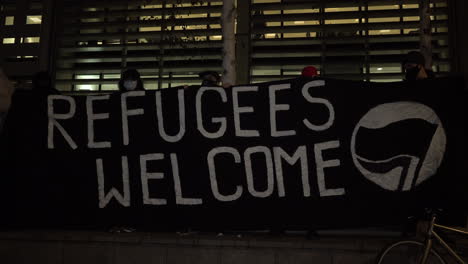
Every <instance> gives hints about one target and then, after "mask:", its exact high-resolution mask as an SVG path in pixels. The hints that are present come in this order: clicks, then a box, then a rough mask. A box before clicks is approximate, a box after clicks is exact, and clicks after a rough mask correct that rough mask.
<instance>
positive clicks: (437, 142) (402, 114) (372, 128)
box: [351, 102, 447, 191]
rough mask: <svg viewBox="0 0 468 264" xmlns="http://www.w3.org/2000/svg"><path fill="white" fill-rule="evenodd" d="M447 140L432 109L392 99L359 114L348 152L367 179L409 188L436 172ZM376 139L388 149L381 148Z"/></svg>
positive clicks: (389, 187)
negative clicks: (392, 101)
mask: <svg viewBox="0 0 468 264" xmlns="http://www.w3.org/2000/svg"><path fill="white" fill-rule="evenodd" d="M421 121H424V122H421ZM415 127H416V129H414V128H415ZM428 128H430V129H428ZM415 130H417V131H415ZM395 131H396V132H395ZM418 133H420V134H421V136H418ZM395 134H399V135H400V136H395ZM423 134H424V135H425V136H424V135H423ZM366 137H367V138H366ZM421 138H427V139H428V140H426V141H423V140H421ZM375 141H377V142H375ZM396 141H400V142H396ZM446 141H447V138H446V135H445V130H444V128H443V126H442V123H441V121H440V119H439V117H438V116H437V114H436V113H435V112H434V110H432V109H431V108H430V107H428V106H426V105H423V104H420V103H416V102H394V103H387V104H382V105H378V106H376V107H374V108H372V109H371V110H370V111H369V112H367V114H365V115H364V116H363V117H362V118H361V120H360V121H359V123H358V124H357V125H356V127H355V128H354V131H353V135H352V138H351V154H352V158H353V162H354V165H355V166H356V168H357V169H358V170H359V171H360V172H361V173H362V175H363V176H364V177H365V178H366V179H368V180H370V181H371V182H373V183H375V184H377V185H378V186H380V187H382V188H384V189H386V190H390V191H409V190H411V189H412V188H414V187H415V186H418V185H419V184H421V183H422V182H424V181H425V180H427V179H429V178H430V177H431V176H433V175H434V174H435V173H436V172H437V169H438V168H439V166H440V164H441V163H442V159H443V157H444V154H445V148H446ZM379 142H380V143H383V144H381V145H384V146H386V148H387V149H380V148H379V147H381V146H379V145H380V144H379ZM421 142H423V143H421ZM390 149H391V150H390ZM385 155H388V156H385Z"/></svg>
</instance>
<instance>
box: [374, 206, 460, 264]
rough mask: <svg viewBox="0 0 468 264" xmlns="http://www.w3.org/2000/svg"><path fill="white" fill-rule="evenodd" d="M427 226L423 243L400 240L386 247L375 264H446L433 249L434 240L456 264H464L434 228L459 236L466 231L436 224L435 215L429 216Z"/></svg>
mask: <svg viewBox="0 0 468 264" xmlns="http://www.w3.org/2000/svg"><path fill="white" fill-rule="evenodd" d="M430 215H431V217H430V221H429V226H428V228H427V232H426V233H425V237H424V241H418V240H401V241H397V242H394V243H393V244H391V245H389V246H387V247H386V248H385V249H384V250H383V251H382V252H381V253H380V255H379V256H378V258H377V264H386V263H415V264H416V263H418V264H433V263H437V264H438V263H442V264H447V261H446V259H445V258H443V257H442V256H441V254H440V253H439V252H438V251H437V250H436V248H434V238H435V241H436V242H439V244H440V245H441V246H442V247H443V248H445V249H446V250H447V252H448V254H449V255H451V256H452V257H453V258H454V259H455V260H456V261H457V262H458V263H461V264H466V262H465V261H464V260H463V259H462V258H461V257H460V256H459V255H458V254H457V253H456V252H455V251H454V250H453V249H452V248H451V247H450V246H449V245H448V244H447V243H446V242H445V241H444V240H443V239H442V238H441V237H440V235H439V234H437V232H436V231H435V230H434V228H435V227H436V228H440V229H443V230H448V231H452V232H456V233H460V234H465V235H468V232H467V231H464V230H461V229H457V228H453V227H449V226H444V225H439V224H437V223H436V214H435V213H431V214H430Z"/></svg>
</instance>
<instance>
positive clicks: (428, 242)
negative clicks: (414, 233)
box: [421, 216, 468, 264]
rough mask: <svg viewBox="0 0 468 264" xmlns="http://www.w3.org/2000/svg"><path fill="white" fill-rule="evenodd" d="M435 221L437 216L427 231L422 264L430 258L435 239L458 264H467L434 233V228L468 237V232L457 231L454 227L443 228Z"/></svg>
mask: <svg viewBox="0 0 468 264" xmlns="http://www.w3.org/2000/svg"><path fill="white" fill-rule="evenodd" d="M435 219H436V217H435V216H432V218H431V222H430V224H429V228H428V230H427V234H426V242H425V247H424V255H423V258H422V259H421V264H425V263H426V261H427V258H428V256H429V252H430V250H431V248H432V245H433V240H432V239H433V237H435V238H436V239H437V241H438V242H439V243H440V244H441V245H442V246H443V247H444V248H445V249H447V251H448V252H449V253H450V255H452V257H454V258H455V259H456V260H457V261H458V263H460V264H466V262H465V261H463V260H462V259H461V258H460V256H459V255H458V254H457V253H456V252H455V251H454V250H453V249H452V248H451V247H450V246H449V245H448V244H447V243H446V242H445V241H444V240H443V239H442V238H441V237H440V236H439V235H438V234H437V233H436V232H435V231H434V227H437V228H441V229H445V230H448V231H452V232H457V233H461V234H465V235H468V232H466V231H463V230H460V229H456V228H452V227H448V226H443V225H439V224H436V223H435Z"/></svg>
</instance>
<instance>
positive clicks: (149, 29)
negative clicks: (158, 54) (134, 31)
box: [140, 27, 161, 32]
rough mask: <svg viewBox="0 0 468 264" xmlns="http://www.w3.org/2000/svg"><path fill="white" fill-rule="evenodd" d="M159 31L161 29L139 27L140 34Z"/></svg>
mask: <svg viewBox="0 0 468 264" xmlns="http://www.w3.org/2000/svg"><path fill="white" fill-rule="evenodd" d="M148 31H161V27H141V28H140V32H148Z"/></svg>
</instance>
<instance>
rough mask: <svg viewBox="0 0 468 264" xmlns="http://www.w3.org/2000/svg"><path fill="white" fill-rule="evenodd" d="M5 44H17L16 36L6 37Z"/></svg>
mask: <svg viewBox="0 0 468 264" xmlns="http://www.w3.org/2000/svg"><path fill="white" fill-rule="evenodd" d="M3 44H15V38H4V39H3Z"/></svg>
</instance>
